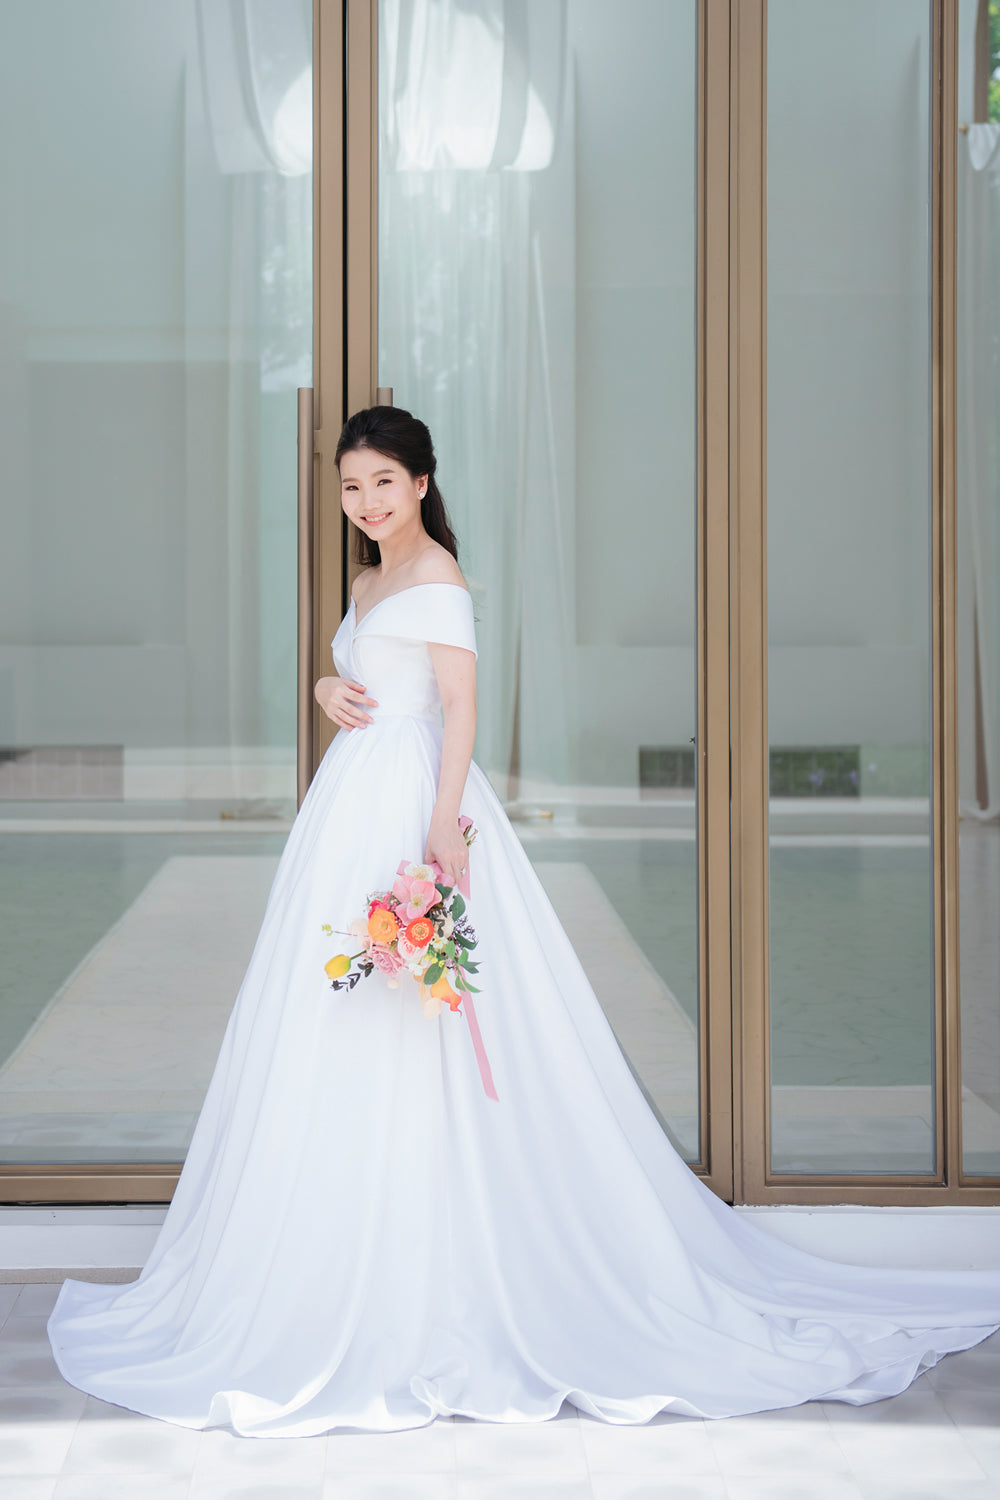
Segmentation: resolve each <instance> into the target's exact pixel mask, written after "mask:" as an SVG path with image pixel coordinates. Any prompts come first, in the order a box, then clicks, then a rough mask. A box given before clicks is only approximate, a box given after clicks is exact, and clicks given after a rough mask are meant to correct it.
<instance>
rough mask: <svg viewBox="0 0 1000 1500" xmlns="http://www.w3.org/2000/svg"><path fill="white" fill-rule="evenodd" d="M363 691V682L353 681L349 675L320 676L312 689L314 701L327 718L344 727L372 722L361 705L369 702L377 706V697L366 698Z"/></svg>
mask: <svg viewBox="0 0 1000 1500" xmlns="http://www.w3.org/2000/svg"><path fill="white" fill-rule="evenodd" d="M364 691H365V689H364V684H363V683H360V682H353V681H352V680H351V678H350V677H321V678H320V679H319V681H318V682H317V684H316V686H315V688H314V689H313V693H314V695H315V698H316V702H317V703H318V704H319V706H320V708H321V709H322V710H323V712H324V713H325V714H326V716H327V718H328V719H332V720H333V722H334V723H335V724H340V725H342V726H343V728H344V729H363V728H364V727H365V725H366V724H371V723H372V722H373V721H372V717H371V715H370V714H366V713H365V711H364V709H363V708H362V707H361V705H362V703H370V704H372V706H373V707H375V708H377V707H378V699H377V698H366V697H365V696H364ZM359 693H360V694H361V696H360V697H359V696H358V694H359Z"/></svg>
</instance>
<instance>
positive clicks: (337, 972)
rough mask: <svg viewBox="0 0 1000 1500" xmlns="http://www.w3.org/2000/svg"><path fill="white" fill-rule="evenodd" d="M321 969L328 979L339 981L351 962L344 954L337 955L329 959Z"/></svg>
mask: <svg viewBox="0 0 1000 1500" xmlns="http://www.w3.org/2000/svg"><path fill="white" fill-rule="evenodd" d="M323 967H324V968H325V969H326V972H327V977H328V978H330V979H339V978H340V976H341V975H342V974H346V973H347V971H348V969H349V968H350V967H351V960H350V959H349V958H348V956H347V954H346V953H338V954H337V956H336V958H331V960H330V962H329V963H328V964H324V965H323Z"/></svg>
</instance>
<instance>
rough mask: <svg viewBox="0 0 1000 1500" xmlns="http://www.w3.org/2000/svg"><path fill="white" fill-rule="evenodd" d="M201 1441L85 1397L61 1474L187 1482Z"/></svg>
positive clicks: (190, 1432) (165, 1424)
mask: <svg viewBox="0 0 1000 1500" xmlns="http://www.w3.org/2000/svg"><path fill="white" fill-rule="evenodd" d="M202 1436H203V1434H202V1433H201V1432H199V1431H196V1430H194V1429H192V1428H188V1427H178V1426H176V1425H175V1424H174V1423H172V1422H160V1421H157V1420H156V1418H155V1417H145V1416H142V1415H140V1414H139V1413H138V1412H131V1411H126V1410H125V1408H124V1407H119V1406H113V1405H111V1404H110V1403H109V1402H106V1401H97V1400H95V1398H94V1397H93V1396H88V1397H87V1404H86V1406H85V1407H84V1409H83V1415H82V1416H81V1418H80V1422H79V1425H78V1427H77V1429H76V1432H75V1433H74V1435H73V1441H72V1442H71V1444H70V1446H69V1451H68V1453H67V1454H66V1462H65V1464H64V1465H63V1472H64V1473H66V1474H100V1475H114V1474H119V1475H124V1474H128V1475H147V1476H148V1475H151V1474H163V1475H165V1476H172V1477H174V1478H177V1477H178V1476H180V1475H184V1474H186V1475H188V1476H189V1477H190V1475H191V1472H192V1470H193V1468H194V1464H195V1459H196V1458H197V1455H198V1448H199V1442H200V1440H201V1438H202Z"/></svg>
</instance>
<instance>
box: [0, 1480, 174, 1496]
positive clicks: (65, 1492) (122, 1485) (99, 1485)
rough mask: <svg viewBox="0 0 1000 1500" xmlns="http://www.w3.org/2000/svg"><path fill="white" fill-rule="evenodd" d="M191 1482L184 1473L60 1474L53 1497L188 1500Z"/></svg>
mask: <svg viewBox="0 0 1000 1500" xmlns="http://www.w3.org/2000/svg"><path fill="white" fill-rule="evenodd" d="M190 1484H191V1480H190V1476H189V1475H187V1474H173V1475H171V1474H63V1475H61V1476H60V1478H59V1480H58V1482H57V1484H56V1487H55V1489H54V1491H53V1492H52V1500H188V1491H189V1488H190ZM4 1500H7V1497H6V1495H5V1496H4Z"/></svg>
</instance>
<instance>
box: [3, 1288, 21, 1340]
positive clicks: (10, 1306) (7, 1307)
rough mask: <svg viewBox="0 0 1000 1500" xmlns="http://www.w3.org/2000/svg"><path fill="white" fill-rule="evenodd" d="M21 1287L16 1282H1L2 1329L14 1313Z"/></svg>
mask: <svg viewBox="0 0 1000 1500" xmlns="http://www.w3.org/2000/svg"><path fill="white" fill-rule="evenodd" d="M20 1291H21V1285H20V1283H19V1282H16V1281H4V1282H0V1328H2V1327H3V1325H4V1323H5V1322H6V1321H7V1318H8V1316H9V1315H10V1313H12V1312H13V1311H14V1303H15V1302H16V1301H17V1296H18V1293H19V1292H20Z"/></svg>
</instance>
